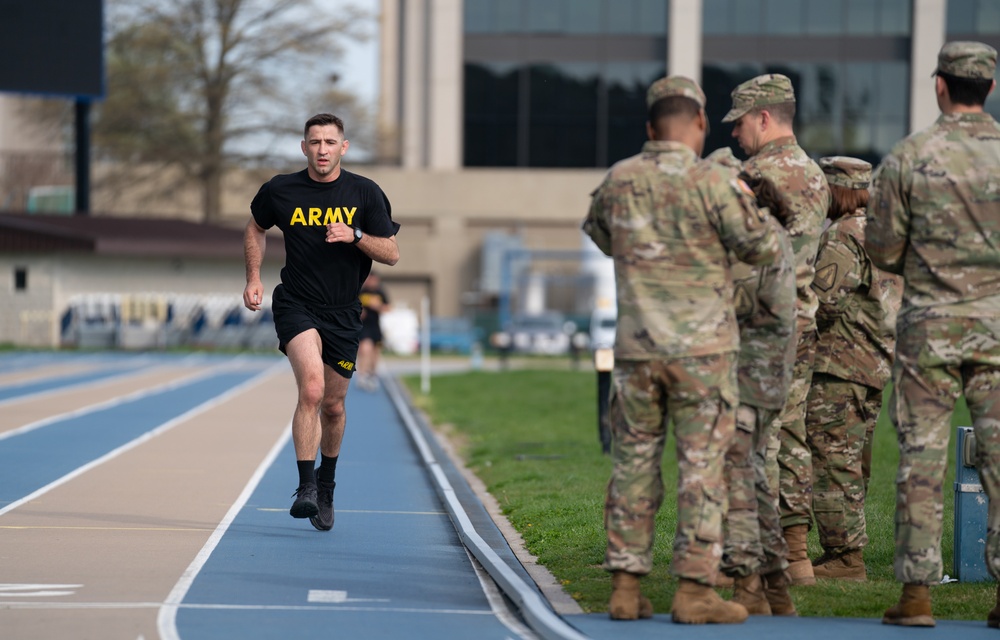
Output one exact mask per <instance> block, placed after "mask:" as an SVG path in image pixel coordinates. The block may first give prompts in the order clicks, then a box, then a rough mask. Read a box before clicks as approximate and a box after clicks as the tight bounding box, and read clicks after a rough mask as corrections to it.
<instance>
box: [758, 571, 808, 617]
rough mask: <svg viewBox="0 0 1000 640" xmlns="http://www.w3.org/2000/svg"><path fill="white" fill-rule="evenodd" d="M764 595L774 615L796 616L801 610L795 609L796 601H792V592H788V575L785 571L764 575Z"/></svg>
mask: <svg viewBox="0 0 1000 640" xmlns="http://www.w3.org/2000/svg"><path fill="white" fill-rule="evenodd" d="M764 596H765V597H766V598H767V604H768V605H770V607H771V615H772V616H788V617H795V616H798V615H799V612H798V611H796V610H795V603H794V602H792V594H790V593H788V576H786V575H785V572H784V571H775V572H773V573H768V574H765V575H764Z"/></svg>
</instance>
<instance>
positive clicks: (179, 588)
mask: <svg viewBox="0 0 1000 640" xmlns="http://www.w3.org/2000/svg"><path fill="white" fill-rule="evenodd" d="M291 437H292V423H291V422H289V423H288V424H287V425H286V426H285V429H284V431H282V432H281V435H280V436H279V437H278V441H277V442H275V443H274V446H272V447H271V450H270V451H268V452H267V455H266V456H264V459H263V460H262V461H261V463H260V465H258V466H257V469H256V470H255V471H254V472H253V476H251V478H250V481H249V482H248V483H247V485H246V486H245V487H243V493H241V494H240V495H239V497H238V498H236V502H234V503H233V505H232V506H231V507H229V511H228V512H226V515H225V516H224V517H223V518H222V521H221V522H220V523H219V526H217V527H216V528H215V531H214V532H213V533H212V535H211V536H209V538H208V541H207V542H205V546H203V547H202V548H201V551H199V552H198V555H197V556H195V558H194V560H192V561H191V564H190V565H188V568H187V569H186V570H185V571H184V573H183V574H181V579H180V580H178V581H177V584H176V585H174V588H173V589H171V591H170V594H169V595H168V596H167V600H166V602H164V603H163V606H161V607H160V612H159V613H158V614H157V616H156V626H157V629H158V630H159V632H160V639H161V640H180V635H178V633H177V609H178V608H179V607H180V606H181V602H183V601H184V596H185V595H187V592H188V590H189V589H190V588H191V585H192V584H193V583H194V579H195V578H196V577H198V573H199V572H200V571H201V569H202V567H204V566H205V563H206V562H208V558H209V556H211V555H212V552H213V551H215V548H216V547H217V546H219V541H221V540H222V536H224V535H225V533H226V531H227V530H228V529H229V525H231V524H232V523H233V520H235V519H236V516H237V514H239V512H240V509H242V508H243V505H245V504H246V503H247V501H248V500H249V499H250V496H252V495H253V492H254V491H255V490H256V489H257V485H258V484H260V481H261V479H262V478H263V477H264V474H265V473H267V470H268V469H269V468H270V467H271V465H272V464H273V463H274V461H275V460H276V459H277V457H278V454H279V453H281V450H282V449H283V448H284V446H285V444H286V443H287V442H288V441H289V440H290V439H291Z"/></svg>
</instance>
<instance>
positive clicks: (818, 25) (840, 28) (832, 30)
mask: <svg viewBox="0 0 1000 640" xmlns="http://www.w3.org/2000/svg"><path fill="white" fill-rule="evenodd" d="M804 4H805V7H804V8H803V10H804V12H805V15H804V19H805V29H804V32H805V33H806V35H811V36H835V35H839V34H841V33H843V32H844V0H806V2H805V3H804Z"/></svg>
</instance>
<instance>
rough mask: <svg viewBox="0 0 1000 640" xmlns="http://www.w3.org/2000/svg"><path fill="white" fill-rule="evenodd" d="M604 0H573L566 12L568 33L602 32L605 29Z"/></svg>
mask: <svg viewBox="0 0 1000 640" xmlns="http://www.w3.org/2000/svg"><path fill="white" fill-rule="evenodd" d="M603 5H604V2H603V0H573V3H572V6H571V7H570V10H569V11H567V12H566V32H567V33H591V34H593V33H601V32H602V31H603V30H604V26H603V25H604V18H603V14H602V8H603Z"/></svg>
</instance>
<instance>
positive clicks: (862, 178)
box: [806, 156, 903, 581]
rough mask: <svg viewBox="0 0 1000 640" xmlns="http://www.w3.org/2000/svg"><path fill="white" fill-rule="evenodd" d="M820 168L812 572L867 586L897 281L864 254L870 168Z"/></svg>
mask: <svg viewBox="0 0 1000 640" xmlns="http://www.w3.org/2000/svg"><path fill="white" fill-rule="evenodd" d="M819 166H820V167H821V168H822V169H823V173H825V174H826V180H827V182H828V183H829V184H830V192H831V195H832V199H833V202H832V204H831V206H830V215H829V217H830V220H831V221H832V224H831V225H830V227H829V228H828V229H827V230H826V231H825V232H824V233H823V236H822V238H820V242H819V254H818V255H817V256H816V277H815V278H814V279H813V284H812V288H813V291H815V292H816V297H817V299H818V300H819V309H818V310H817V311H816V324H817V336H818V340H817V342H816V361H815V362H814V364H813V378H812V385H811V386H810V387H809V397H808V399H807V400H806V435H807V436H808V438H809V446H810V448H811V450H812V462H813V504H812V507H813V515H814V516H815V518H816V527H817V529H818V531H819V542H820V545H822V547H823V555H822V556H820V557H819V558H817V559H816V560H815V561H814V562H813V565H814V566H813V571H814V573H815V575H816V577H817V578H837V579H844V580H857V581H864V580H866V579H867V573H866V571H865V563H864V559H863V556H862V553H863V552H862V549H863V548H864V547H865V545H866V544H867V543H868V535H867V533H866V532H865V494H866V492H867V490H868V478H869V477H870V476H871V448H872V437H873V435H874V433H875V422H876V420H877V419H878V414H879V410H880V409H881V408H882V389H883V388H884V387H885V383H886V382H888V380H889V373H890V370H891V367H892V354H893V350H894V348H895V344H896V313H897V312H898V311H899V304H900V299H901V296H902V293H903V282H902V278H900V277H899V276H896V275H892V274H890V273H886V272H884V271H881V270H880V269H878V268H876V267H875V266H874V265H872V262H871V259H870V258H869V257H868V254H867V253H865V224H866V218H865V209H866V207H867V206H868V198H869V196H868V187H869V186H870V185H871V170H872V166H871V165H870V164H869V163H867V162H865V161H864V160H858V159H856V158H847V157H844V156H833V157H828V158H821V159H820V161H819Z"/></svg>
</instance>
